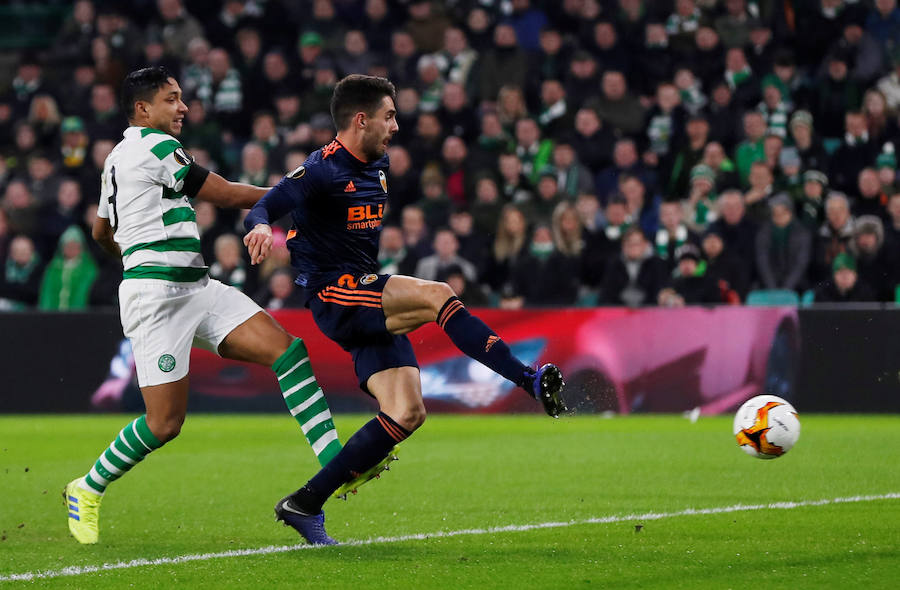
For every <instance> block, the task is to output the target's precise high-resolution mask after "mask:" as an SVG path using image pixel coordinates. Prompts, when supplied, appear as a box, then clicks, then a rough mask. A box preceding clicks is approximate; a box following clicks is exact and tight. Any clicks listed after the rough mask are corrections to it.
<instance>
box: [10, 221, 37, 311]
mask: <svg viewBox="0 0 900 590" xmlns="http://www.w3.org/2000/svg"><path fill="white" fill-rule="evenodd" d="M2 217H3V215H2V214H0V223H2ZM42 270H43V265H42V264H41V259H40V256H38V254H37V252H36V251H35V248H34V243H33V242H32V241H31V238H29V237H28V236H24V235H20V236H17V237H15V238H13V239H12V241H11V242H10V245H9V253H8V254H7V256H6V257H4V258H3V268H2V273H0V310H2V311H17V310H21V309H25V308H26V307H32V306H34V305H35V304H36V303H37V301H38V292H39V290H40V285H41V276H42V272H41V271H42Z"/></svg>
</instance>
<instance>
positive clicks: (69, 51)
mask: <svg viewBox="0 0 900 590" xmlns="http://www.w3.org/2000/svg"><path fill="white" fill-rule="evenodd" d="M95 17H96V13H95V11H94V3H93V1H92V0H77V1H76V2H75V3H74V4H73V5H72V14H71V15H69V17H68V18H66V20H65V21H64V22H63V25H62V27H61V28H60V30H59V33H57V35H56V39H55V41H54V42H53V47H52V48H51V50H50V56H51V57H52V58H53V60H54V61H61V62H70V63H71V62H72V61H76V60H79V59H85V58H87V57H88V56H89V55H90V53H91V40H92V39H93V38H94V36H95V35H96V34H97V30H96V27H95V26H94V20H95Z"/></svg>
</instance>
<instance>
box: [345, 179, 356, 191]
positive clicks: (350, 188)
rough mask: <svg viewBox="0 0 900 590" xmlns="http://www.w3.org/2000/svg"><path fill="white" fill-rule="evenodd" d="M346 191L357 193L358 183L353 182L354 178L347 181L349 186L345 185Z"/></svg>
mask: <svg viewBox="0 0 900 590" xmlns="http://www.w3.org/2000/svg"><path fill="white" fill-rule="evenodd" d="M344 192H345V193H355V192H356V185H354V184H353V181H352V180H351V181H350V182H348V183H347V186H345V187H344Z"/></svg>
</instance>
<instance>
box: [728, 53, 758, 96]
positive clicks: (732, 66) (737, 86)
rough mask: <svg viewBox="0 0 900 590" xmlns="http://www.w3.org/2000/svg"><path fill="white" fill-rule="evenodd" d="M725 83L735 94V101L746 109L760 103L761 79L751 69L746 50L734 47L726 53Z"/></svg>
mask: <svg viewBox="0 0 900 590" xmlns="http://www.w3.org/2000/svg"><path fill="white" fill-rule="evenodd" d="M725 83H726V84H728V87H729V88H731V91H732V93H733V94H734V101H735V102H737V103H738V104H739V105H741V106H742V107H744V108H751V107H753V106H754V105H756V104H757V103H758V102H759V99H760V88H759V78H757V76H756V73H755V72H753V70H751V69H750V64H749V63H747V56H746V55H745V54H744V50H743V49H741V48H739V47H732V48H731V49H729V50H728V51H727V52H726V53H725Z"/></svg>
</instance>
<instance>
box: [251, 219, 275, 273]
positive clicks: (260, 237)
mask: <svg viewBox="0 0 900 590" xmlns="http://www.w3.org/2000/svg"><path fill="white" fill-rule="evenodd" d="M244 245H245V246H247V252H249V253H250V264H259V263H260V262H262V261H263V260H265V259H266V257H267V256H268V255H269V252H271V251H272V228H271V227H269V226H268V225H266V224H264V223H258V224H256V225H255V226H254V227H253V229H252V230H250V232H249V233H248V234H247V235H246V236H244Z"/></svg>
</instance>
